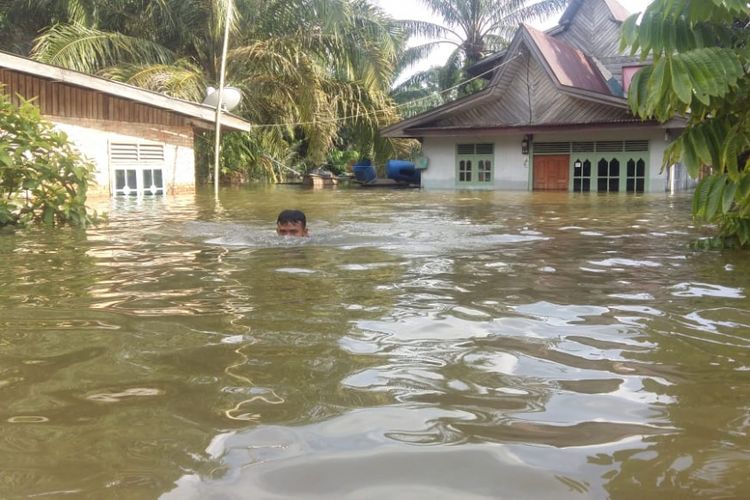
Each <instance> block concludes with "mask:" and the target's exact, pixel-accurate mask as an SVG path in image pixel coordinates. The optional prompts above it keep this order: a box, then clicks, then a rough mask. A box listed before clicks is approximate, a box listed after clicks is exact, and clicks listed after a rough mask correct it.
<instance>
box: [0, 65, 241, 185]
mask: <svg viewBox="0 0 750 500" xmlns="http://www.w3.org/2000/svg"><path fill="white" fill-rule="evenodd" d="M0 92H4V93H6V94H8V95H10V97H11V99H12V100H13V101H14V102H15V103H18V101H19V99H18V96H19V95H20V96H22V97H23V98H24V99H34V100H35V104H37V105H38V106H39V107H40V109H41V112H42V115H43V116H44V117H45V118H46V119H48V120H49V121H51V122H52V123H53V124H54V126H55V127H56V128H58V129H60V130H62V131H64V132H65V133H66V134H67V135H68V137H69V138H70V139H71V141H72V142H74V143H75V145H76V147H77V149H78V150H79V151H80V152H81V153H82V154H83V155H84V156H86V157H87V158H88V159H90V160H92V161H93V162H94V163H95V165H96V173H95V178H96V182H97V185H96V186H91V187H90V189H89V194H90V195H97V194H98V195H113V196H116V195H143V194H163V193H184V192H192V191H194V190H195V153H194V140H195V135H196V133H197V132H199V131H201V130H213V129H214V126H215V120H216V108H215V107H210V106H205V105H202V104H197V103H194V102H189V101H184V100H181V99H175V98H172V97H168V96H166V95H163V94H159V93H157V92H151V91H148V90H144V89H141V88H138V87H134V86H131V85H126V84H123V83H119V82H115V81H112V80H108V79H105V78H99V77H96V76H92V75H88V74H84V73H79V72H77V71H71V70H68V69H63V68H59V67H56V66H51V65H49V64H43V63H40V62H37V61H33V60H31V59H27V58H25V57H20V56H17V55H14V54H9V53H7V52H2V51H0ZM222 130H225V131H226V130H229V131H233V130H234V131H247V130H250V123H248V122H247V121H245V120H242V119H240V118H238V117H236V116H232V115H229V114H226V113H224V114H222Z"/></svg>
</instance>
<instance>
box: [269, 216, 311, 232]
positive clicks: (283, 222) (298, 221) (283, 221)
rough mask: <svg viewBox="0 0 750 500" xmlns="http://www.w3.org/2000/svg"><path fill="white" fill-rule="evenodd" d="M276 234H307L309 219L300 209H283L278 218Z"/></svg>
mask: <svg viewBox="0 0 750 500" xmlns="http://www.w3.org/2000/svg"><path fill="white" fill-rule="evenodd" d="M276 234H278V235H280V236H307V219H306V218H305V214H304V212H302V211H300V210H282V212H281V213H280V214H279V216H278V218H277V219H276Z"/></svg>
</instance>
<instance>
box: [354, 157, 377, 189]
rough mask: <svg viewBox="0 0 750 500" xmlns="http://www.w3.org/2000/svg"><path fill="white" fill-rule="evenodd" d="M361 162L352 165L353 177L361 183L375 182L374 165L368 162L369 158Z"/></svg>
mask: <svg viewBox="0 0 750 500" xmlns="http://www.w3.org/2000/svg"><path fill="white" fill-rule="evenodd" d="M361 163H362V164H359V163H358V164H356V165H353V166H352V173H354V178H355V179H357V180H358V181H359V182H361V183H363V184H369V183H371V182H375V178H376V177H377V173H376V172H375V167H373V166H372V165H371V164H370V162H369V160H368V161H367V162H366V164H364V163H365V162H361Z"/></svg>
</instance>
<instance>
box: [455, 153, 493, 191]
mask: <svg viewBox="0 0 750 500" xmlns="http://www.w3.org/2000/svg"><path fill="white" fill-rule="evenodd" d="M469 151H470V152H469ZM477 151H480V152H477ZM455 154H456V167H455V183H456V186H458V187H493V186H494V184H495V144H494V143H491V142H481V143H460V144H456V149H455ZM487 164H489V168H487ZM467 174H468V177H469V179H468V180H466V176H467ZM480 179H481V180H480Z"/></svg>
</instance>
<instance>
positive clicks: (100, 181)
mask: <svg viewBox="0 0 750 500" xmlns="http://www.w3.org/2000/svg"><path fill="white" fill-rule="evenodd" d="M46 118H47V119H48V120H50V121H52V123H54V125H55V127H57V128H58V129H60V130H62V131H64V132H65V133H66V134H68V137H69V138H70V139H71V140H72V141H73V142H74V143H75V144H76V146H77V148H78V150H79V151H80V152H81V153H82V154H83V155H84V156H86V157H87V158H88V159H90V160H92V161H93V162H94V163H95V164H96V174H95V177H96V186H92V187H91V189H90V191H89V193H90V195H91V196H97V195H106V196H109V195H110V193H111V191H110V188H111V182H112V170H113V167H112V165H111V164H110V161H109V144H110V142H127V143H144V142H145V143H161V144H164V163H163V164H162V165H161V166H162V172H163V176H164V183H165V186H164V187H165V191H166V192H167V193H170V194H175V193H185V192H193V191H194V190H195V154H194V151H193V129H192V127H188V126H182V127H179V126H169V125H144V124H135V123H128V122H114V121H109V120H81V119H78V120H72V119H66V118H63V117H55V116H46Z"/></svg>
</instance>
